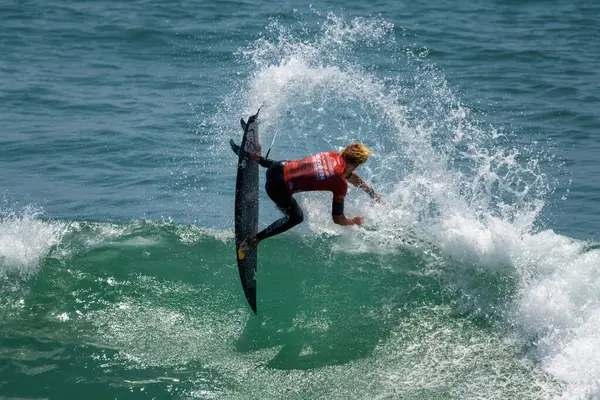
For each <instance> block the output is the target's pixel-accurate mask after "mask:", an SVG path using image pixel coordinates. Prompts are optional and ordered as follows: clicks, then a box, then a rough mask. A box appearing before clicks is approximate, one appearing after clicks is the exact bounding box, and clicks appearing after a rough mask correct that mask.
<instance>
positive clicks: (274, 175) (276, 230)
mask: <svg viewBox="0 0 600 400" xmlns="http://www.w3.org/2000/svg"><path fill="white" fill-rule="evenodd" d="M265 189H266V191H267V194H268V195H269V197H270V198H271V200H273V202H275V204H276V205H277V207H278V208H279V209H280V210H281V211H282V212H283V213H284V214H285V216H284V217H282V218H280V219H278V220H277V221H275V222H273V223H272V224H271V225H269V226H268V227H266V228H265V229H263V230H262V231H260V232H259V233H258V235H256V239H257V240H258V241H261V240H263V239H266V238H269V237H272V236H275V235H278V234H280V233H282V232H285V231H287V230H288V229H290V228H292V227H294V226H296V225H298V224H299V223H301V222H302V221H304V213H303V212H302V209H301V208H300V206H299V205H298V202H297V201H296V199H294V198H293V197H292V195H291V194H290V193H289V192H288V191H287V188H286V187H285V182H284V180H283V163H282V162H280V161H278V162H274V163H273V164H272V165H271V167H270V168H269V169H268V170H267V183H266V184H265Z"/></svg>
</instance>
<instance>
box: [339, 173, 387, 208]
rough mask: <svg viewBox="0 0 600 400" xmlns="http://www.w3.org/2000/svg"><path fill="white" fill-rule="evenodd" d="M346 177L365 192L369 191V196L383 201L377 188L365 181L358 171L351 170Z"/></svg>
mask: <svg viewBox="0 0 600 400" xmlns="http://www.w3.org/2000/svg"><path fill="white" fill-rule="evenodd" d="M346 179H347V180H348V182H350V183H351V184H353V185H354V186H356V187H357V188H359V189H362V190H363V191H364V192H365V193H367V194H368V195H369V196H371V197H372V198H373V199H375V201H377V202H380V201H381V197H379V196H378V195H377V194H376V193H375V190H374V189H373V188H372V187H370V186H369V185H367V184H366V182H365V181H363V180H362V179H361V177H360V176H358V174H357V173H356V172H351V173H350V175H348V176H347V177H346Z"/></svg>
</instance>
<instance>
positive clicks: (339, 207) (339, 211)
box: [331, 199, 365, 225]
mask: <svg viewBox="0 0 600 400" xmlns="http://www.w3.org/2000/svg"><path fill="white" fill-rule="evenodd" d="M331 218H333V222H335V223H336V224H338V225H362V224H363V223H364V222H365V219H364V218H363V217H354V218H348V217H346V216H345V215H344V202H343V201H342V202H340V201H336V200H335V199H334V200H333V204H332V205H331Z"/></svg>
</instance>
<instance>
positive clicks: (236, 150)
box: [229, 139, 240, 157]
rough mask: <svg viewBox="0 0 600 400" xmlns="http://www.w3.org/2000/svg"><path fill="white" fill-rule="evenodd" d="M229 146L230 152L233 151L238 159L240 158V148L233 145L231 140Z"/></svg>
mask: <svg viewBox="0 0 600 400" xmlns="http://www.w3.org/2000/svg"><path fill="white" fill-rule="evenodd" d="M229 145H230V146H231V150H233V152H234V153H235V154H236V155H237V156H238V157H239V156H240V146H238V145H237V144H235V142H234V141H233V139H230V140H229Z"/></svg>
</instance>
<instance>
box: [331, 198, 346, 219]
mask: <svg viewBox="0 0 600 400" xmlns="http://www.w3.org/2000/svg"><path fill="white" fill-rule="evenodd" d="M331 215H344V202H343V201H342V202H341V203H340V202H337V201H335V198H334V199H333V204H332V205H331Z"/></svg>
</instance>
